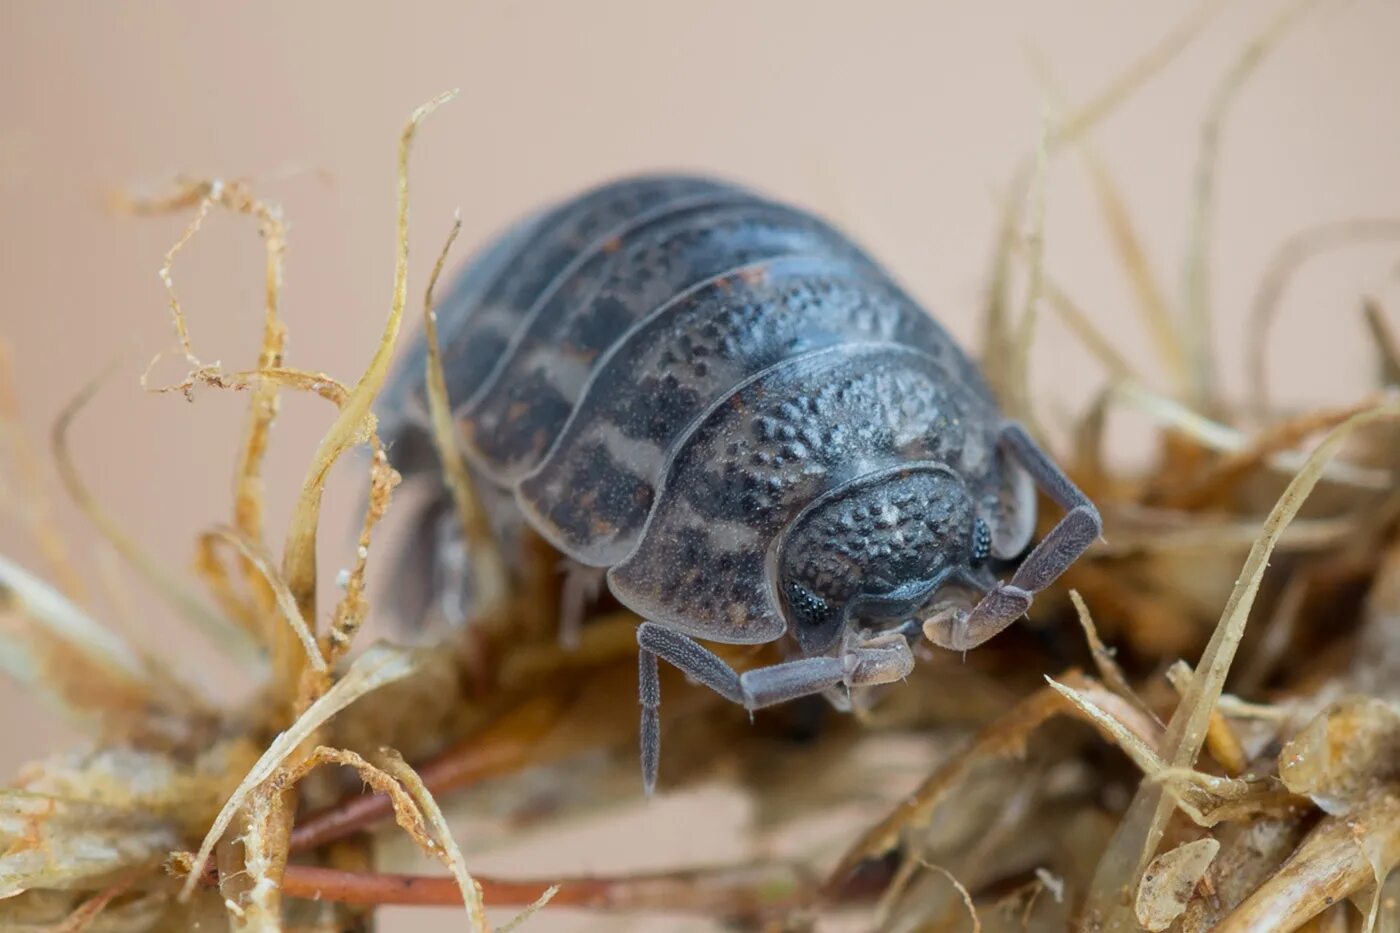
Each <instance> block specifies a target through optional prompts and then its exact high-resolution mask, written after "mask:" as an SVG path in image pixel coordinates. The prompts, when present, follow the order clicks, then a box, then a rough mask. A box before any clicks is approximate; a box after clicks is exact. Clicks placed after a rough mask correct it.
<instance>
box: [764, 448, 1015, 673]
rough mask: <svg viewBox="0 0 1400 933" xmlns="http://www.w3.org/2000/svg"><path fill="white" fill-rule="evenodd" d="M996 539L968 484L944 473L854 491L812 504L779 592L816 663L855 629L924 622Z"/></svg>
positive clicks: (788, 543) (847, 488)
mask: <svg viewBox="0 0 1400 933" xmlns="http://www.w3.org/2000/svg"><path fill="white" fill-rule="evenodd" d="M989 536H990V531H989V529H988V528H987V525H986V524H985V523H984V522H983V521H982V520H981V519H980V518H979V517H978V516H977V514H976V509H975V508H974V505H973V502H972V498H971V497H970V496H969V494H968V491H967V487H966V485H965V484H964V483H963V480H962V478H961V477H959V476H958V475H957V474H956V473H955V472H954V471H952V470H951V469H949V468H948V467H946V466H944V465H942V464H935V463H920V464H912V465H908V466H901V467H898V468H895V469H890V470H883V471H880V472H876V473H871V474H869V475H867V476H863V477H861V478H859V479H857V480H854V481H853V482H850V483H847V484H846V485H844V486H842V487H840V488H839V489H836V490H833V491H831V492H829V493H827V494H826V495H824V496H822V497H821V498H820V499H817V500H816V501H814V502H813V503H811V504H810V505H809V506H808V507H807V508H806V509H804V510H803V512H802V513H801V514H800V515H799V516H798V517H797V518H796V519H795V520H794V521H793V522H792V524H791V525H790V526H789V528H788V531H787V533H786V534H785V535H784V536H783V539H782V541H781V544H780V550H779V554H778V560H777V563H776V572H777V580H776V581H775V582H776V587H775V588H776V590H777V592H778V593H779V594H780V598H781V600H782V605H783V613H784V615H785V616H786V617H787V621H788V629H789V631H790V632H791V633H792V635H793V636H794V637H795V638H796V639H797V641H798V644H799V645H800V646H801V647H802V650H803V651H804V653H806V654H808V655H814V654H821V653H823V652H825V651H827V650H828V649H830V648H831V647H832V645H834V644H835V643H836V642H837V641H838V640H839V639H840V637H841V636H842V634H843V633H844V632H845V631H846V630H847V628H848V626H849V625H851V624H852V623H860V624H868V625H873V626H876V627H879V626H882V625H897V624H899V623H902V622H904V621H906V620H908V619H911V618H916V617H918V616H919V615H920V613H921V612H926V611H927V610H928V609H929V607H930V606H931V605H932V603H933V602H934V600H935V599H937V598H938V597H939V591H940V590H942V589H943V588H944V586H945V584H950V583H954V582H956V581H961V580H964V579H966V578H968V576H969V574H970V572H971V571H973V570H974V569H975V568H976V567H977V566H978V565H979V564H980V563H981V562H982V561H983V560H985V558H986V556H987V553H988V550H989V546H988V541H989Z"/></svg>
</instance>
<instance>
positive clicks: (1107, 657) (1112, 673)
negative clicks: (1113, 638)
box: [1069, 590, 1150, 715]
mask: <svg viewBox="0 0 1400 933" xmlns="http://www.w3.org/2000/svg"><path fill="white" fill-rule="evenodd" d="M1069 598H1070V601H1071V602H1073V603H1074V611H1075V613H1076V614H1077V615H1078V616H1079V625H1080V627H1081V628H1083V629H1084V640H1085V641H1087V642H1088V643H1089V653H1090V654H1091V655H1093V658H1094V666H1095V667H1096V668H1098V671H1099V676H1100V677H1102V678H1103V682H1104V683H1105V684H1107V685H1108V686H1109V687H1110V688H1111V689H1112V690H1113V691H1114V692H1115V693H1117V694H1118V695H1119V696H1121V697H1122V698H1123V699H1125V700H1127V701H1128V702H1130V703H1132V704H1133V705H1134V706H1136V707H1137V708H1138V709H1139V710H1140V711H1142V712H1144V713H1149V711H1148V709H1147V706H1146V704H1144V703H1143V702H1142V698H1141V697H1139V696H1138V695H1137V691H1136V690H1134V689H1133V686H1132V684H1130V683H1128V677H1127V675H1126V674H1124V673H1123V669H1122V668H1121V667H1119V666H1118V662H1117V661H1115V660H1114V659H1113V652H1112V651H1110V650H1109V648H1108V646H1107V645H1105V644H1104V643H1103V640H1102V639H1100V638H1099V630H1098V629H1097V628H1095V627H1094V617H1093V616H1092V615H1090V614H1089V606H1088V604H1086V603H1085V602H1084V597H1083V596H1081V595H1079V591H1078V590H1070V591H1069ZM1149 715H1150V713H1149Z"/></svg>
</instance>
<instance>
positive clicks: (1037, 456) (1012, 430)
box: [924, 421, 1103, 651]
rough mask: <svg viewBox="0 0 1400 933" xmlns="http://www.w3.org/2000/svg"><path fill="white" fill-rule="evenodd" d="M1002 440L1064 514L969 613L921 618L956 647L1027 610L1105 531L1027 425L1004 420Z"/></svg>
mask: <svg viewBox="0 0 1400 933" xmlns="http://www.w3.org/2000/svg"><path fill="white" fill-rule="evenodd" d="M1000 442H1001V445H1002V448H1003V449H1004V450H1005V451H1006V453H1007V454H1009V455H1010V456H1011V457H1012V458H1014V459H1015V460H1016V462H1017V463H1019V464H1020V465H1021V466H1022V467H1024V468H1025V470H1026V472H1027V473H1029V474H1030V476H1031V479H1033V480H1034V481H1035V482H1036V484H1037V485H1039V486H1040V488H1041V489H1044V490H1045V493H1046V495H1048V496H1049V497H1050V498H1051V499H1053V500H1054V501H1055V503H1056V504H1057V505H1059V506H1061V507H1062V508H1064V509H1065V510H1066V514H1065V517H1064V518H1062V519H1060V521H1059V523H1058V524H1056V525H1055V527H1054V528H1052V529H1050V533H1049V534H1047V535H1046V536H1045V537H1044V538H1043V539H1042V540H1041V542H1040V543H1039V544H1037V545H1036V546H1035V548H1034V549H1033V550H1032V551H1031V552H1030V554H1028V555H1027V556H1026V559H1025V560H1023V561H1022V562H1021V565H1020V566H1019V567H1017V568H1016V572H1015V573H1014V574H1012V575H1011V581H1010V582H1009V583H997V584H996V585H995V586H994V587H992V589H991V591H989V592H988V593H987V594H986V595H985V596H983V597H982V600H981V602H979V603H978V604H977V605H976V606H975V607H973V610H972V612H970V613H968V612H964V611H962V610H948V611H945V612H941V613H939V614H937V615H935V616H934V617H933V618H931V619H929V620H928V621H927V622H926V623H924V634H925V635H926V636H927V637H928V639H929V640H930V641H932V642H933V643H934V644H937V645H941V646H942V647H944V648H951V649H953V650H955V651H967V650H968V649H970V648H976V647H977V646H978V645H980V644H982V643H983V642H984V641H986V640H987V639H989V638H991V637H992V636H993V635H996V634H997V633H998V632H1000V631H1001V630H1002V629H1004V628H1006V627H1007V626H1008V625H1010V624H1011V623H1012V622H1015V621H1016V620H1017V619H1019V618H1020V617H1021V616H1023V615H1025V613H1026V610H1027V609H1029V608H1030V605H1031V600H1032V599H1033V598H1034V597H1035V594H1037V593H1039V592H1040V591H1041V590H1043V589H1045V588H1046V587H1047V586H1049V585H1050V584H1051V583H1053V582H1055V578H1056V577H1058V576H1059V575H1060V574H1062V573H1064V572H1065V570H1066V569H1067V568H1068V567H1069V566H1070V564H1073V563H1074V562H1075V561H1076V560H1078V559H1079V556H1080V555H1081V554H1083V553H1084V551H1085V550H1086V549H1087V548H1088V547H1089V545H1090V544H1093V543H1094V541H1095V539H1097V538H1098V537H1099V535H1101V534H1103V521H1102V520H1101V519H1100V518H1099V510H1098V509H1096V508H1095V507H1094V504H1093V503H1092V502H1090V501H1089V499H1088V497H1087V496H1085V495H1084V493H1083V492H1081V491H1080V490H1079V487H1078V486H1076V485H1074V482H1073V480H1071V479H1070V478H1069V477H1068V476H1066V475H1065V472H1064V471H1063V470H1061V469H1060V468H1059V466H1057V465H1056V464H1055V462H1054V461H1053V460H1051V459H1050V458H1049V457H1048V456H1046V454H1045V451H1043V450H1041V449H1040V446H1039V445H1038V444H1036V442H1035V441H1034V440H1032V439H1031V436H1030V435H1029V434H1027V433H1026V430H1025V428H1023V427H1021V426H1020V425H1019V424H1017V423H1015V422H1014V421H1011V422H1007V423H1006V424H1005V425H1003V426H1002V429H1001V437H1000Z"/></svg>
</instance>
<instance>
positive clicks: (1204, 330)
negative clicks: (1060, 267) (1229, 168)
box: [1181, 0, 1317, 411]
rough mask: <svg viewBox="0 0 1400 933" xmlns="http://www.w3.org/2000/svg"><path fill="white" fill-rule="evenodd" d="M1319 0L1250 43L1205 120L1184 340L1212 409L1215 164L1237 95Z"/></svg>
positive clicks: (1195, 396) (1293, 7) (1283, 15)
mask: <svg viewBox="0 0 1400 933" xmlns="http://www.w3.org/2000/svg"><path fill="white" fill-rule="evenodd" d="M1316 2H1317V0H1294V2H1292V3H1290V4H1289V5H1288V6H1287V7H1285V8H1284V9H1283V10H1282V11H1280V12H1279V13H1278V14H1277V15H1276V16H1275V17H1274V19H1273V20H1272V21H1271V22H1270V23H1269V24H1268V26H1266V27H1265V28H1264V30H1263V31H1261V32H1260V33H1259V35H1258V36H1256V37H1255V38H1254V39H1253V41H1251V42H1250V43H1249V44H1248V45H1246V46H1245V49H1244V51H1243V52H1242V53H1241V54H1240V56H1239V58H1238V59H1237V60H1236V62H1235V65H1234V67H1233V68H1231V69H1230V71H1229V72H1228V73H1227V74H1226V75H1225V77H1224V79H1223V80H1222V81H1221V82H1220V85H1219V86H1218V87H1217V88H1216V89H1215V94H1214V96H1213V98H1212V99H1211V102H1210V105H1209V108H1208V110H1207V114H1206V119H1205V121H1204V122H1203V123H1202V125H1201V141H1200V147H1201V148H1200V153H1199V155H1198V157H1197V163H1196V178H1195V190H1194V194H1193V197H1192V200H1191V208H1192V210H1191V226H1190V233H1189V234H1188V235H1187V238H1186V287H1185V295H1184V296H1183V305H1184V308H1183V314H1182V320H1181V333H1182V343H1183V346H1184V347H1185V349H1186V357H1187V361H1188V364H1189V366H1190V374H1191V394H1190V395H1188V396H1187V399H1188V400H1189V401H1190V402H1191V404H1193V405H1194V406H1195V407H1196V408H1198V409H1200V410H1202V411H1209V410H1210V409H1211V408H1212V407H1213V406H1214V405H1215V403H1216V391H1217V390H1216V373H1215V360H1214V351H1213V349H1212V348H1211V331H1212V326H1211V306H1210V267H1209V255H1210V245H1211V239H1210V231H1211V215H1212V212H1213V211H1214V209H1215V170H1216V162H1217V160H1218V158H1219V152H1220V137H1221V134H1222V132H1223V131H1224V126H1225V116H1226V113H1227V112H1228V110H1229V107H1230V104H1232V103H1233V102H1234V99H1235V95H1236V94H1237V93H1239V91H1240V89H1241V88H1243V87H1244V85H1245V82H1246V81H1247V80H1248V79H1249V77H1250V76H1251V75H1252V74H1253V73H1254V71H1255V69H1256V68H1258V67H1259V64H1260V63H1261V62H1262V61H1263V60H1264V58H1265V57H1266V56H1267V55H1268V53H1269V52H1271V51H1273V49H1274V47H1275V46H1276V45H1278V43H1279V41H1280V40H1282V39H1283V37H1284V35H1285V34H1286V33H1287V32H1288V30H1289V29H1291V28H1292V27H1293V26H1294V25H1295V24H1296V23H1297V22H1298V20H1299V19H1300V18H1301V17H1302V15H1303V14H1304V13H1306V12H1307V11H1308V10H1309V8H1311V7H1312V6H1313V5H1314V4H1315V3H1316Z"/></svg>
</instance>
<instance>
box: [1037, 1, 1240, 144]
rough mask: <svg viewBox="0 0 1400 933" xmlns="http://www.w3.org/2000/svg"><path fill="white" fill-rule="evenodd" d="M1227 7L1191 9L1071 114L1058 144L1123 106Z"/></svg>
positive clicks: (1217, 3)
mask: <svg viewBox="0 0 1400 933" xmlns="http://www.w3.org/2000/svg"><path fill="white" fill-rule="evenodd" d="M1224 6H1225V0H1203V2H1201V3H1198V4H1196V5H1195V6H1194V7H1192V8H1191V11H1190V12H1189V13H1188V14H1187V15H1186V16H1185V17H1183V18H1182V20H1181V22H1180V23H1178V24H1177V25H1175V26H1174V27H1172V29H1171V30H1170V31H1169V32H1167V33H1166V34H1164V35H1163V36H1162V38H1161V39H1159V40H1158V41H1157V42H1156V43H1155V44H1154V45H1153V46H1152V48H1150V49H1148V50H1147V52H1145V53H1144V54H1142V55H1140V56H1138V57H1136V58H1134V59H1133V60H1132V62H1131V63H1130V64H1129V65H1128V67H1127V68H1126V69H1124V71H1123V72H1122V73H1121V74H1119V75H1117V76H1116V77H1115V78H1114V79H1113V80H1112V81H1110V82H1109V83H1108V84H1107V85H1106V86H1105V87H1104V88H1103V89H1102V90H1101V91H1099V92H1098V93H1097V94H1096V95H1094V97H1093V98H1092V99H1091V100H1090V101H1089V102H1088V103H1087V104H1084V105H1083V106H1082V107H1080V108H1079V109H1078V110H1075V111H1072V112H1071V113H1070V115H1069V116H1068V117H1066V119H1065V121H1064V123H1063V124H1062V125H1061V126H1060V136H1059V140H1058V142H1060V143H1068V142H1071V141H1073V140H1077V139H1079V138H1080V137H1081V136H1083V135H1084V134H1086V133H1087V132H1088V131H1089V130H1090V129H1091V128H1093V127H1094V126H1095V125H1097V124H1098V123H1099V122H1101V121H1102V120H1103V118H1104V117H1106V116H1108V115H1109V114H1110V113H1112V112H1113V111H1115V110H1117V109H1118V108H1119V107H1121V106H1123V104H1124V103H1125V102H1127V101H1128V99H1129V98H1131V97H1132V96H1133V94H1135V93H1136V92H1137V91H1138V90H1139V89H1140V88H1141V87H1142V86H1143V85H1144V84H1146V83H1147V82H1148V81H1149V80H1150V79H1151V78H1152V77H1154V76H1155V75H1157V74H1158V73H1159V72H1161V71H1162V70H1163V69H1165V68H1166V67H1167V66H1168V65H1170V64H1171V63H1172V61H1173V60H1175V59H1176V57H1177V56H1178V55H1180V54H1181V52H1182V51H1183V50H1185V48H1186V47H1187V46H1189V45H1190V44H1191V42H1192V41H1193V40H1194V39H1195V38H1196V36H1197V35H1199V34H1200V32H1201V30H1202V29H1204V28H1205V27H1206V26H1207V25H1208V24H1209V23H1210V21H1211V20H1212V19H1214V18H1215V15H1216V14H1217V13H1219V12H1220V10H1221V9H1223V8H1224Z"/></svg>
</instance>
